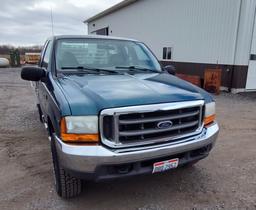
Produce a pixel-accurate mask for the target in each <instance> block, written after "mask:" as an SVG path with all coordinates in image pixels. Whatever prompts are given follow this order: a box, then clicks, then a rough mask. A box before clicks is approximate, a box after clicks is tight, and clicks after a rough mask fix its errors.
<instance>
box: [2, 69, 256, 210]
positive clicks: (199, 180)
mask: <svg viewBox="0 0 256 210" xmlns="http://www.w3.org/2000/svg"><path fill="white" fill-rule="evenodd" d="M216 101H217V116H218V121H219V124H220V127H221V132H220V135H219V138H218V142H217V144H216V146H215V148H214V150H213V151H212V153H211V155H210V156H209V157H208V158H207V159H205V160H203V161H201V162H199V163H198V164H197V165H196V166H194V167H191V168H187V169H185V168H183V169H178V170H174V171H170V172H168V173H164V174H158V175H154V176H140V177H135V178H132V179H124V180H118V181H116V180H113V181H112V182H106V183H90V182H89V183H86V184H85V186H84V187H85V191H84V192H83V194H82V195H81V196H80V197H78V198H75V199H71V200H68V201H65V200H62V199H61V198H59V197H58V196H57V195H56V193H55V190H54V188H53V177H52V163H51V155H50V147H49V142H48V139H47V135H46V131H45V130H44V127H43V125H42V124H40V122H39V120H38V114H37V111H36V106H35V102H36V98H35V95H34V92H33V90H32V88H31V86H30V83H29V82H25V81H22V80H21V79H20V71H19V70H18V69H0V134H1V135H0V163H1V167H0V209H1V210H4V209H88V210H94V209H109V210H115V209H117V210H122V209H134V210H155V209H158V210H164V209H256V176H255V174H256V162H255V160H256V108H255V107H256V106H255V105H256V94H255V93H251V94H242V95H231V94H227V93H222V94H221V95H220V96H217V97H216Z"/></svg>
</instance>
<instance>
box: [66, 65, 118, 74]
mask: <svg viewBox="0 0 256 210" xmlns="http://www.w3.org/2000/svg"><path fill="white" fill-rule="evenodd" d="M61 69H63V70H64V69H76V70H78V71H81V72H84V71H86V72H88V71H91V72H94V73H95V72H97V73H111V74H120V72H119V71H114V70H108V69H100V68H91V67H86V66H75V67H74V66H73V67H61Z"/></svg>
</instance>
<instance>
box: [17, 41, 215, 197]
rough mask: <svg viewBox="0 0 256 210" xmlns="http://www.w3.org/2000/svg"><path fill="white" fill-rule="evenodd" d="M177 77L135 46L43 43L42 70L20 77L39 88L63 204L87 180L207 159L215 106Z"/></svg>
mask: <svg viewBox="0 0 256 210" xmlns="http://www.w3.org/2000/svg"><path fill="white" fill-rule="evenodd" d="M174 74H175V72H174V69H173V68H172V67H170V66H166V67H162V66H161V65H160V63H159V62H158V60H157V58H156V57H155V56H154V54H153V53H152V52H151V51H150V49H149V48H148V47H147V46H146V45H145V44H143V43H142V42H139V41H136V40H131V39H124V38H116V37H104V36H54V37H52V38H49V39H48V40H47V41H46V43H45V45H44V48H43V51H42V54H41V59H40V63H39V66H38V67H24V68H23V69H22V71H21V77H22V79H25V80H29V81H35V82H36V88H35V90H36V94H37V99H38V100H37V107H38V112H39V116H40V120H41V121H42V122H43V123H44V124H45V127H46V129H47V131H48V134H49V139H50V142H51V151H52V159H53V167H54V177H55V184H56V190H57V193H58V194H59V195H60V196H61V197H64V198H71V197H74V196H77V195H79V193H80V192H81V191H82V180H94V181H100V180H107V179H115V178H121V177H130V176H135V175H141V174H155V173H160V172H165V171H167V170H170V169H175V168H177V167H181V166H187V165H192V164H195V163H196V162H197V161H199V160H201V159H203V158H205V157H207V156H208V154H209V152H210V151H211V149H212V147H213V146H214V144H215V141H216V138H217V136H218V132H219V127H218V124H217V123H216V121H215V102H214V100H213V98H212V97H211V95H209V94H208V93H207V92H205V91H204V90H202V89H200V88H198V87H196V86H194V85H192V84H190V83H188V82H185V81H183V80H181V79H179V78H177V77H175V75H174Z"/></svg>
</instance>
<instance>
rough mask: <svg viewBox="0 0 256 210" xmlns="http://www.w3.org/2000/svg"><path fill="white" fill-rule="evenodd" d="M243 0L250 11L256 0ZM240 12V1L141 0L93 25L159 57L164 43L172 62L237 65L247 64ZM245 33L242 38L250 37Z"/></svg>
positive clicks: (90, 27) (89, 27)
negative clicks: (240, 41)
mask: <svg viewBox="0 0 256 210" xmlns="http://www.w3.org/2000/svg"><path fill="white" fill-rule="evenodd" d="M242 1H243V5H244V4H246V5H244V6H243V9H244V10H246V9H248V8H247V7H248V6H247V2H248V1H251V2H252V1H253V0H242ZM239 11H240V0H158V1H156V0H140V1H138V2H136V3H134V4H131V5H129V6H127V7H125V8H122V9H120V10H119V11H116V12H114V13H111V14H109V15H107V16H105V17H103V18H101V19H98V20H96V21H93V22H90V23H89V24H88V29H89V33H90V32H92V31H95V30H97V29H100V28H104V27H108V26H109V31H110V32H111V31H112V34H111V33H110V35H113V36H124V37H130V38H135V39H138V40H141V41H143V42H145V43H146V44H147V45H149V47H150V48H151V49H152V50H153V51H154V52H155V54H156V55H157V57H158V58H159V59H160V60H161V59H162V50H163V47H173V59H172V60H173V61H179V62H195V63H220V64H231V65H232V64H234V62H235V61H234V59H236V60H237V61H239V62H240V64H244V63H245V57H246V56H245V55H246V49H243V48H242V44H240V45H239V47H238V48H237V50H240V51H239V53H238V54H237V55H236V57H235V54H234V53H235V50H236V46H237V42H236V38H237V26H238V20H239V19H238V18H239ZM93 24H95V27H94V26H93ZM240 24H241V25H242V26H243V24H246V23H245V22H244V21H242V22H241V23H240ZM244 27H245V26H244ZM242 34H243V33H242V31H239V34H238V38H239V39H241V38H243V37H247V36H248V35H247V36H242ZM247 63H248V59H247Z"/></svg>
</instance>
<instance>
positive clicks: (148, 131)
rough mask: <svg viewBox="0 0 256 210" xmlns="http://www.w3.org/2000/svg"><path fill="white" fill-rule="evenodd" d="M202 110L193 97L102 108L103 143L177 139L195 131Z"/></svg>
mask: <svg viewBox="0 0 256 210" xmlns="http://www.w3.org/2000/svg"><path fill="white" fill-rule="evenodd" d="M158 106H159V107H158ZM126 109H127V110H126ZM129 109H131V110H129ZM202 110H203V101H196V102H182V103H180V107H179V103H173V104H160V105H147V106H144V107H143V106H140V107H137V110H136V107H132V108H129V107H127V108H119V109H118V108H117V109H113V110H112V111H110V110H107V111H106V112H105V113H104V111H103V113H102V116H101V129H102V139H103V143H106V144H107V145H108V146H112V147H128V146H137V145H146V144H147V145H148V144H156V143H161V142H166V141H177V140H179V139H180V138H182V137H185V136H186V137H187V136H191V135H194V134H195V133H196V132H198V131H199V129H200V128H201V127H202Z"/></svg>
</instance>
